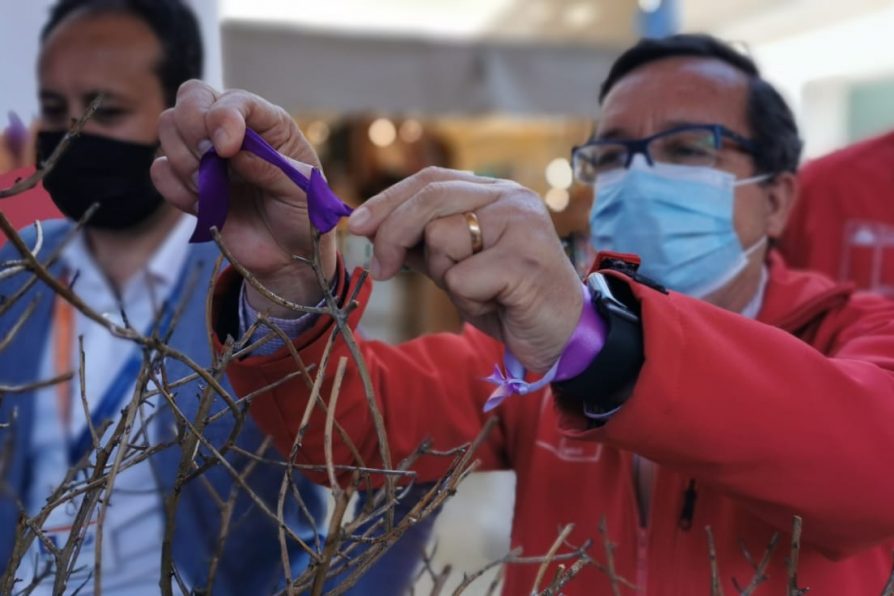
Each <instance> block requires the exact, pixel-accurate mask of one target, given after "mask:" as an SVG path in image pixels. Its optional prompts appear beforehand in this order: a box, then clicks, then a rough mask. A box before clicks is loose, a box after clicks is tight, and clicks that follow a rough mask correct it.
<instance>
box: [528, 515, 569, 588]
mask: <svg viewBox="0 0 894 596" xmlns="http://www.w3.org/2000/svg"><path fill="white" fill-rule="evenodd" d="M573 529H574V524H568V525H566V526H565V527H564V528H562V531H560V532H559V535H558V536H557V537H556V539H555V540H554V541H553V544H552V546H550V547H549V550H548V551H546V556H545V557H544V558H543V562H542V563H541V564H540V567H539V568H538V569H537V575H536V576H535V577H534V587H533V588H531V590H532V591H533V592H539V591H540V582H542V581H543V576H545V575H546V570H547V569H548V568H549V566H550V564H551V563H552V562H553V560H555V557H556V553H558V552H559V549H560V548H561V547H562V543H564V542H565V540H566V539H567V538H568V535H569V534H571V531H572V530H573Z"/></svg>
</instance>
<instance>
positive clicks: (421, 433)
mask: <svg viewBox="0 0 894 596" xmlns="http://www.w3.org/2000/svg"><path fill="white" fill-rule="evenodd" d="M613 274H614V273H613ZM616 275H618V276H620V274H616ZM238 283H239V279H238V277H237V276H235V275H234V274H233V273H232V272H230V273H229V274H228V275H226V276H224V277H223V279H222V280H221V283H220V285H219V286H218V289H217V292H218V295H217V298H216V307H215V308H216V312H215V313H214V314H213V316H214V320H215V321H217V322H218V328H220V322H221V321H223V320H227V319H232V317H233V316H234V315H233V313H227V314H226V316H224V314H223V313H222V312H221V308H222V306H221V305H222V304H224V303H225V302H227V300H225V299H224V298H223V297H224V296H230V297H231V296H232V295H233V292H234V291H236V290H237V289H238ZM354 283H356V281H355V282H354ZM630 283H631V287H632V289H633V291H634V293H635V295H636V296H637V298H638V299H639V300H640V301H641V304H642V321H643V335H644V341H645V364H644V366H643V369H642V371H641V373H640V377H639V379H638V382H637V384H636V386H635V389H634V391H633V394H632V396H631V398H630V400H629V401H628V402H627V403H626V404H625V405H624V406H623V407H622V409H621V411H620V412H619V413H618V414H617V415H616V416H614V417H613V418H612V419H611V420H610V421H609V422H608V423H607V424H606V425H605V426H604V427H602V428H600V429H595V430H586V431H584V430H581V425H582V424H583V420H582V419H581V418H579V417H577V416H574V415H571V414H569V413H560V412H558V411H557V409H556V407H555V405H554V400H553V398H552V397H551V395H550V394H549V392H548V390H545V391H543V392H541V393H539V394H533V395H529V396H525V397H513V398H510V399H508V400H507V401H506V402H504V404H503V405H502V406H501V407H500V408H498V409H497V410H496V411H495V412H494V413H492V414H496V415H497V416H498V417H499V424H498V425H497V426H496V427H495V428H494V431H493V432H492V433H491V435H490V436H489V439H488V440H487V441H486V442H485V444H484V445H483V446H482V448H481V449H480V450H479V452H478V453H477V457H478V458H479V459H480V460H481V463H482V466H481V468H482V469H484V470H495V469H512V470H514V471H515V472H516V474H517V476H518V480H517V487H516V501H515V511H514V523H513V529H512V545H513V547H515V546H521V547H522V548H523V552H524V554H525V555H528V556H535V555H543V554H544V553H546V552H547V550H548V549H549V547H550V545H551V544H552V542H553V541H554V540H555V538H556V536H557V533H558V531H559V528H560V527H562V526H563V525H564V524H567V523H574V524H575V526H574V530H573V532H572V533H571V535H570V537H569V542H570V543H572V544H575V545H580V544H583V543H584V542H585V541H586V540H587V539H593V540H594V545H593V546H592V548H591V550H590V552H591V555H592V556H593V557H594V558H596V559H597V560H600V561H604V560H605V557H604V552H603V550H602V548H601V542H600V540H599V535H598V531H597V528H598V524H599V522H600V519H601V518H603V516H604V517H605V518H606V520H607V524H608V530H609V534H610V536H611V539H612V540H613V542H614V543H616V544H617V549H616V552H615V562H616V566H617V570H618V572H619V573H620V574H621V575H622V576H624V577H626V578H627V579H629V580H630V581H632V582H634V583H637V584H638V585H639V586H640V587H641V589H642V590H643V591H642V592H640V593H643V594H649V595H660V596H663V595H668V596H670V595H674V596H678V595H681V594H687V595H688V594H706V593H708V592H709V586H710V577H711V575H710V567H709V558H708V547H707V540H706V532H705V526H708V525H710V526H711V528H712V529H713V532H714V535H715V536H716V540H717V557H718V564H719V569H720V573H721V576H722V584H723V587H724V588H725V589H726V590H727V591H729V590H730V589H732V584H731V580H732V579H733V578H735V579H737V580H738V582H739V583H740V584H741V585H743V586H744V585H746V584H747V583H748V582H749V581H750V580H751V578H752V575H753V570H752V568H751V566H750V565H749V564H748V562H747V561H746V559H745V558H744V557H743V555H742V554H741V551H740V548H739V541H740V540H741V541H742V543H743V544H745V545H746V546H747V548H748V549H749V551H750V552H751V554H752V556H753V557H754V559H755V560H759V559H760V558H761V556H762V555H763V552H764V549H765V547H766V545H767V543H768V541H769V540H770V537H771V535H772V534H773V532H774V531H780V532H782V533H783V542H782V544H781V545H780V547H779V548H778V549H777V551H776V553H775V555H774V557H773V559H772V562H771V565H770V567H769V570H768V575H769V579H768V580H767V582H766V584H764V585H762V586H761V588H760V592H759V593H762V592H766V593H782V591H783V589H784V586H785V585H786V571H785V565H786V563H785V561H786V557H787V555H788V545H787V540H788V531H789V530H790V528H791V523H792V517H793V515H794V514H799V515H801V516H803V518H804V533H803V536H802V540H803V546H802V548H801V552H800V567H799V569H800V571H799V576H798V577H799V580H800V584H801V585H802V586H809V587H810V588H811V594H816V595H836V596H840V595H842V594H849V595H850V594H855V595H856V594H861V595H862V594H878V593H880V592H881V589H882V587H883V585H884V583H885V580H886V578H887V576H888V574H889V572H890V569H891V565H892V556H891V548H892V546H894V542H892V538H894V507H892V506H891V503H892V502H894V475H892V474H891V463H890V462H891V453H892V452H894V424H892V420H894V304H892V303H891V302H888V301H886V300H884V299H883V298H881V297H878V296H874V295H870V294H852V293H851V291H850V289H849V288H848V287H847V286H840V285H836V284H834V283H833V282H831V281H829V280H828V279H826V278H825V277H822V276H818V275H814V274H809V273H799V272H793V271H789V270H788V269H787V268H786V267H785V265H784V264H783V263H782V261H781V259H779V258H778V257H776V256H774V257H772V258H771V265H770V279H769V283H768V286H767V291H766V296H765V302H764V305H763V308H762V310H761V313H760V315H759V320H760V322H755V321H752V320H748V319H746V318H744V317H742V316H740V315H737V314H733V313H730V312H726V311H724V310H721V309H718V308H716V307H713V306H711V305H709V304H707V303H704V302H701V301H697V300H693V299H690V298H688V297H686V296H683V295H679V294H674V293H671V294H670V295H665V294H661V293H659V292H656V291H654V290H652V289H650V288H647V287H645V286H641V285H638V284H635V283H632V282H630ZM346 285H347V283H346V282H342V284H341V285H340V287H339V289H338V291H339V292H340V294H341V295H342V296H346V295H348V292H349V291H351V289H349V288H347V287H346ZM368 292H369V288H368V287H367V288H366V289H364V290H362V291H361V294H360V297H359V300H360V303H361V308H360V309H357V310H356V311H354V312H353V313H352V315H351V317H350V322H351V324H352V325H356V323H357V320H358V319H359V317H360V311H361V310H362V304H363V303H364V302H365V300H366V296H368ZM228 300H231V298H229V299H228ZM330 326H331V322H330V321H328V320H321V321H318V323H317V325H316V327H315V328H314V329H313V330H312V331H310V332H308V333H307V334H305V335H304V336H303V337H302V338H300V339H299V340H297V341H296V347H298V348H299V351H300V355H301V358H302V360H303V361H304V363H305V364H309V363H317V362H319V359H320V357H321V355H322V352H323V349H324V345H325V343H326V340H327V338H328V336H329V333H330V331H331V328H330ZM360 346H361V350H362V352H363V355H364V357H365V359H366V365H367V367H368V369H369V372H370V375H371V378H372V382H373V385H374V387H375V391H376V399H377V400H378V403H379V405H380V407H381V411H382V414H383V416H384V419H385V425H386V428H387V438H388V441H389V444H390V448H391V452H392V456H393V459H394V461H400V460H401V458H403V457H404V456H406V455H408V454H409V453H411V452H412V451H413V450H414V449H415V447H416V446H417V445H418V444H419V443H420V441H422V440H423V438H425V437H431V438H432V439H433V441H434V447H435V448H436V449H447V448H450V447H454V446H457V445H459V444H462V443H465V442H468V441H470V440H471V439H472V438H473V437H475V435H476V434H477V433H478V432H479V430H480V429H481V427H482V424H483V423H484V421H485V420H486V418H487V417H488V416H489V415H485V414H483V413H482V405H483V404H484V401H485V400H486V398H487V396H488V394H489V393H490V392H491V390H492V386H490V385H488V384H487V383H485V382H483V381H482V380H481V379H482V377H484V376H486V375H487V374H488V373H489V372H490V371H491V369H492V367H493V364H494V363H495V362H498V361H500V359H501V357H502V348H501V345H500V344H498V343H497V342H495V341H493V340H492V339H490V338H488V337H487V336H485V335H483V334H481V333H480V332H478V331H476V330H474V329H472V328H471V327H467V328H466V329H465V331H464V332H463V333H462V334H461V335H451V334H441V335H433V336H427V337H423V338H419V339H417V340H414V341H411V342H407V343H405V344H402V345H399V346H390V345H386V344H382V343H378V342H372V341H366V342H363V341H361V342H360ZM347 354H348V352H347V349H346V347H345V346H344V345H343V344H342V342H340V341H339V342H337V344H336V348H335V350H334V352H333V354H332V357H331V360H330V366H329V367H328V368H329V369H331V371H330V372H329V382H331V377H332V375H334V370H335V368H336V366H335V364H336V363H337V361H338V358H339V357H340V356H345V355H347ZM294 369H295V365H294V363H293V359H292V357H291V356H290V355H289V354H288V351H287V350H285V349H283V350H282V351H281V352H280V353H279V354H277V355H274V356H270V357H257V358H248V359H245V360H242V361H240V362H236V363H234V364H233V365H232V366H231V368H230V370H229V376H230V380H231V381H232V384H233V386H234V387H235V388H236V390H237V391H238V392H239V393H240V394H247V393H249V392H252V391H255V390H257V389H259V388H261V387H263V386H266V385H268V384H269V383H272V382H273V381H276V380H278V379H281V378H282V377H283V376H284V375H286V374H287V373H291V372H293V370H294ZM328 391H329V389H328V387H324V390H323V393H322V395H327V396H328V395H329V393H328ZM307 398H308V390H307V385H306V382H305V380H303V379H300V378H296V379H293V380H291V381H290V382H288V383H285V384H280V385H278V386H277V387H275V388H274V389H272V390H270V391H268V392H266V393H264V394H262V395H260V396H258V397H256V399H255V400H254V402H253V403H252V414H253V415H254V417H255V418H256V420H257V422H258V423H259V425H260V426H261V428H262V429H264V430H265V431H266V432H268V433H270V434H271V435H272V436H273V438H274V440H275V443H276V445H277V446H278V448H279V449H280V450H282V451H283V452H289V450H290V449H291V447H292V442H293V438H294V436H295V433H296V431H297V429H298V426H299V424H300V421H301V418H302V416H303V414H304V409H305V405H306V403H307ZM336 417H337V419H338V420H339V422H340V423H341V424H342V425H343V427H344V428H345V430H346V431H347V432H348V433H349V435H350V436H351V437H352V439H353V441H354V442H355V444H356V445H357V448H358V449H359V451H360V454H361V456H362V457H363V458H364V459H365V461H366V462H367V465H378V464H377V462H378V461H379V457H378V445H377V440H376V436H375V433H373V432H372V431H371V429H372V422H371V418H370V414H369V410H368V408H367V405H366V402H365V398H364V394H363V389H362V387H361V382H360V378H359V374H358V373H357V371H356V370H355V369H354V367H349V369H348V372H347V374H346V376H345V379H344V383H343V385H342V389H341V393H340V398H339V401H338V408H337V413H336ZM323 421H324V416H323V414H322V413H321V412H320V411H319V410H318V411H317V412H315V413H314V415H313V417H312V420H311V424H310V426H309V429H308V431H307V434H306V435H305V436H304V440H303V446H302V449H301V450H300V451H299V452H298V455H297V458H298V460H299V461H303V462H312V463H317V464H319V463H322V462H323V461H324V455H323V453H324V452H323V445H324V439H323V432H322V429H323ZM634 452H635V453H638V454H640V455H642V456H644V457H646V458H648V459H650V460H652V461H654V462H656V463H657V466H656V474H655V479H654V486H653V490H652V499H651V506H650V515H649V523H648V527H646V528H642V527H641V526H640V523H639V517H638V512H637V506H636V495H635V489H634V482H633V470H632V455H631V454H632V453H634ZM334 455H335V460H336V462H337V463H344V464H351V463H353V462H352V459H351V456H350V454H349V452H348V450H347V449H346V447H345V445H344V444H343V443H342V442H341V441H340V440H339V439H338V437H336V438H335V440H334ZM446 465H447V461H446V460H445V459H443V458H435V457H423V458H421V459H420V460H418V461H417V463H416V465H415V466H414V467H413V469H414V470H415V471H416V472H417V475H418V480H419V481H426V480H432V479H435V478H437V477H439V476H440V475H441V474H443V473H444V472H445V466H446ZM324 476H325V475H319V476H317V477H316V479H317V480H318V481H320V482H325V477H324ZM342 480H347V478H346V477H343V478H342ZM691 480H695V482H696V487H697V498H696V501H695V508H694V514H693V518H692V521H691V527H690V528H689V529H688V530H687V529H684V527H683V526H684V525H685V524H683V523H681V511H682V509H683V505H684V498H685V492H686V488H687V486H689V484H690V481H691ZM566 550H567V549H564V548H563V551H566ZM555 572H556V569H555V566H553V568H551V569H550V570H548V571H547V573H546V577H547V578H552V577H554V575H555ZM536 573H537V565H512V566H509V568H508V569H507V570H506V574H505V586H504V593H507V594H529V593H530V590H531V587H532V584H533V582H534V578H535V575H536ZM564 593H565V594H569V595H575V594H579V595H584V594H586V595H592V594H597V595H598V594H610V593H611V591H610V587H609V584H608V581H607V579H606V577H605V576H604V575H603V574H602V573H600V572H599V571H598V570H597V569H595V568H592V567H587V568H585V569H584V570H583V571H582V572H581V573H580V575H578V576H577V577H576V578H575V579H574V580H573V581H572V582H571V583H570V584H569V585H568V586H567V587H566V588H565V589H564ZM625 593H632V592H626V591H625Z"/></svg>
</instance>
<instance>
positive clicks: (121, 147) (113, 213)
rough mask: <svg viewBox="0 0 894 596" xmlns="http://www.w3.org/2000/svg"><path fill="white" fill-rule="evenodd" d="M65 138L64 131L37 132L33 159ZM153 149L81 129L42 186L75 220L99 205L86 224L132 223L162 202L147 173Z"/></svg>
mask: <svg viewBox="0 0 894 596" xmlns="http://www.w3.org/2000/svg"><path fill="white" fill-rule="evenodd" d="M64 136H65V133H64V132H41V133H39V134H38V135H37V159H38V163H43V161H44V160H46V159H47V158H48V157H49V156H50V155H51V154H52V153H53V150H54V149H55V148H56V146H57V145H58V144H59V142H60V141H61V140H62V137H64ZM156 148H157V145H143V144H140V143H128V142H125V141H117V140H115V139H110V138H108V137H101V136H96V135H89V134H84V133H81V134H80V135H78V136H77V137H75V138H74V139H72V141H71V144H69V146H68V149H66V151H65V152H64V153H63V154H62V157H60V158H59V161H57V162H56V166H55V167H54V168H53V169H52V171H51V172H50V173H49V174H48V175H47V176H46V177H45V178H44V179H43V185H44V188H46V189H47V192H49V193H50V197H52V199H53V202H54V203H55V204H56V206H57V207H58V208H59V210H60V211H62V213H64V214H65V215H66V216H68V217H69V218H71V219H73V220H75V221H78V220H80V219H81V217H83V216H84V213H86V212H87V209H89V208H90V206H91V205H93V204H94V203H99V208H98V209H97V210H96V211H95V212H94V213H93V216H92V217H91V218H90V220H89V221H88V222H87V225H88V226H91V227H96V228H105V229H110V230H123V229H126V228H130V227H133V226H135V225H137V224H139V223H142V222H143V221H146V219H148V218H149V216H151V215H152V214H153V213H155V212H156V211H157V210H158V208H159V207H160V206H161V205H162V203H163V202H164V200H163V199H162V196H161V195H160V194H159V193H158V191H157V190H155V187H154V186H153V185H152V180H151V178H150V177H149V167H150V166H151V165H152V161H153V160H154V159H155V151H156Z"/></svg>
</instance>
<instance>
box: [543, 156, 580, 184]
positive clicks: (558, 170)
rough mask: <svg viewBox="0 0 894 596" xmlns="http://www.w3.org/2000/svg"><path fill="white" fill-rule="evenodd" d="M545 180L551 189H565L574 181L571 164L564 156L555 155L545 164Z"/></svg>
mask: <svg viewBox="0 0 894 596" xmlns="http://www.w3.org/2000/svg"><path fill="white" fill-rule="evenodd" d="M546 181H547V183H549V185H550V186H552V187H553V189H566V188H570V187H571V183H572V182H574V172H572V171H571V164H570V163H568V160H567V159H565V158H564V157H557V158H555V159H554V160H552V161H551V162H549V165H548V166H546Z"/></svg>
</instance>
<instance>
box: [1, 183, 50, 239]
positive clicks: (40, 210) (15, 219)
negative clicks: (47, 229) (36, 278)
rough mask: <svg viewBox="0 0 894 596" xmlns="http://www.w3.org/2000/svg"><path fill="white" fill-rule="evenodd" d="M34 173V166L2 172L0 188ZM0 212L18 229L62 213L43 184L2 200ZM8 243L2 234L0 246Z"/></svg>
mask: <svg viewBox="0 0 894 596" xmlns="http://www.w3.org/2000/svg"><path fill="white" fill-rule="evenodd" d="M33 173H34V166H30V167H27V168H20V169H18V170H13V171H11V172H6V173H5V174H0V189H6V188H9V187H11V186H12V185H13V184H15V183H16V182H17V181H19V180H21V179H24V178H27V177H28V176H30V175H31V174H33ZM0 213H2V214H3V215H4V216H6V219H8V220H9V222H10V223H11V224H12V227H13V228H15V229H16V230H21V229H22V228H24V227H25V226H28V225H31V224H32V223H34V222H35V221H37V220H39V219H40V220H45V219H59V218H60V217H62V214H61V213H59V209H58V208H57V207H56V205H55V204H54V203H53V200H52V199H51V198H50V195H49V193H47V191H46V190H44V187H43V184H38V185H37V186H35V187H34V188H32V189H31V190H27V191H25V192H23V193H22V194H19V195H16V196H14V197H10V198H8V199H3V200H2V201H0ZM5 243H6V236H4V235H3V234H0V246H3V245H4V244H5Z"/></svg>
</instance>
